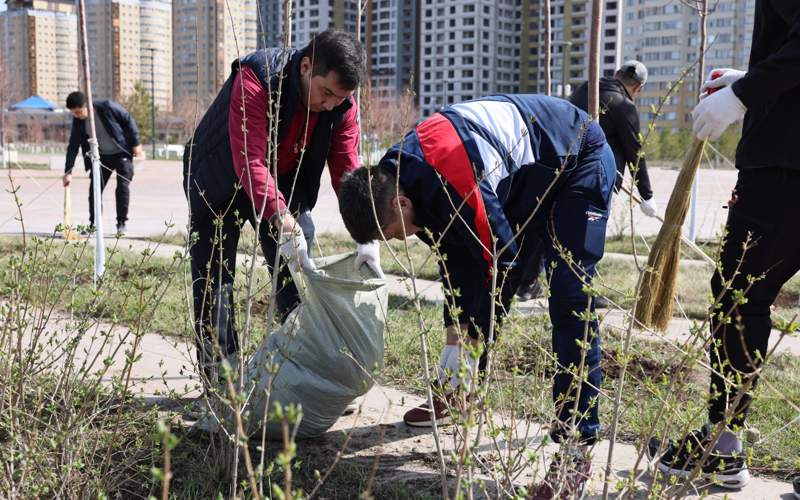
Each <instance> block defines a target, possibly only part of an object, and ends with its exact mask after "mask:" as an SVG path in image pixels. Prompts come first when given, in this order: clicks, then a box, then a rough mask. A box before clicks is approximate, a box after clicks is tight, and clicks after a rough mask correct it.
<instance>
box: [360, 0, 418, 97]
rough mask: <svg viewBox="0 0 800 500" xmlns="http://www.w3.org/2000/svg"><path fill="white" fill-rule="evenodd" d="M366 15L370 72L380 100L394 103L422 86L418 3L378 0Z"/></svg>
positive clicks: (376, 95) (375, 92)
mask: <svg viewBox="0 0 800 500" xmlns="http://www.w3.org/2000/svg"><path fill="white" fill-rule="evenodd" d="M369 9H370V10H369V12H367V19H368V21H367V36H366V39H367V43H366V46H365V50H366V52H367V72H368V74H369V75H370V79H371V82H370V84H371V91H372V93H373V95H374V96H375V97H377V98H378V99H386V100H394V99H396V98H397V96H398V95H400V94H402V93H404V92H406V91H408V90H410V91H412V92H417V89H418V82H419V74H418V73H419V65H418V64H417V61H418V51H419V37H418V35H417V33H418V20H419V18H418V14H419V13H418V11H417V2H405V1H402V0H377V1H373V2H371V3H370V6H369Z"/></svg>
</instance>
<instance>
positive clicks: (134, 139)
mask: <svg viewBox="0 0 800 500" xmlns="http://www.w3.org/2000/svg"><path fill="white" fill-rule="evenodd" d="M94 111H95V116H97V118H98V119H99V120H100V121H102V122H103V126H104V127H105V128H106V130H107V131H108V133H109V135H110V136H111V138H112V139H113V140H114V142H115V143H116V144H117V146H119V148H120V149H122V150H123V151H125V153H126V154H127V155H128V156H133V148H135V147H136V146H138V145H139V129H138V128H137V127H136V121H135V120H134V119H133V117H132V116H131V115H130V113H128V110H126V109H125V108H123V107H122V106H121V105H120V104H119V103H117V102H114V101H111V100H104V99H101V100H98V101H94ZM86 120H88V118H87V119H86ZM86 120H79V119H77V118H73V119H72V130H70V133H69V145H68V146H67V162H66V164H65V165H64V172H66V173H69V172H71V171H72V168H73V167H74V166H75V158H76V157H77V156H78V148H81V151H82V152H83V155H84V161H83V165H84V168H86V170H89V169H91V168H92V163H91V161H90V160H89V158H88V157H87V156H86V155H87V154H88V153H89V134H87V133H86ZM96 125H99V124H96Z"/></svg>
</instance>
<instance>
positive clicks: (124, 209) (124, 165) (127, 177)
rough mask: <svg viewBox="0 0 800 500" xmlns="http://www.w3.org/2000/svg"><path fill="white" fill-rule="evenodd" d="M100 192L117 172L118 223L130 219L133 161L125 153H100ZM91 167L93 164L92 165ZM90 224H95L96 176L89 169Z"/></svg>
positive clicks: (115, 192)
mask: <svg viewBox="0 0 800 500" xmlns="http://www.w3.org/2000/svg"><path fill="white" fill-rule="evenodd" d="M100 165H101V166H100V193H101V194H102V192H103V191H104V190H105V189H106V184H107V183H108V179H110V178H111V174H112V173H113V172H116V173H117V189H116V190H115V191H114V194H115V195H116V199H117V224H124V223H125V222H126V221H127V220H128V206H129V205H130V201H131V189H130V185H131V180H133V161H131V157H130V156H128V155H127V154H125V153H122V154H116V155H100ZM90 167H91V165H90ZM89 225H90V226H93V225H94V176H92V172H91V169H90V170H89Z"/></svg>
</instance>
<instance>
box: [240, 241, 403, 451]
mask: <svg viewBox="0 0 800 500" xmlns="http://www.w3.org/2000/svg"><path fill="white" fill-rule="evenodd" d="M314 261H315V263H316V266H317V269H316V270H312V271H309V270H302V271H299V272H298V274H295V275H294V280H295V283H296V285H297V288H298V291H299V292H300V296H301V300H302V303H301V305H300V306H298V307H297V308H296V309H295V310H294V311H292V313H291V314H290V315H289V317H288V318H287V319H286V321H285V322H284V324H283V325H281V326H280V328H278V329H277V330H276V331H274V332H273V333H272V334H271V335H269V336H267V337H266V338H265V339H264V341H263V342H262V344H261V345H260V346H259V348H258V350H257V352H256V353H255V354H254V355H253V357H252V358H251V359H250V360H249V362H248V363H247V366H246V367H245V373H244V380H245V384H244V385H245V394H249V395H250V396H249V399H248V403H247V413H248V414H249V415H248V417H247V433H248V434H249V435H251V436H252V435H254V434H255V433H260V431H261V424H262V422H263V419H264V412H265V410H266V411H271V410H272V406H273V403H274V402H278V403H280V404H281V405H287V404H289V403H295V404H298V405H300V406H302V411H303V418H302V420H301V423H300V427H299V430H298V434H297V437H298V438H299V439H304V438H310V437H314V436H318V435H320V434H322V433H324V432H325V431H327V430H328V429H329V428H330V427H331V426H332V425H333V424H334V423H335V422H336V420H337V419H338V418H339V417H340V416H341V415H342V412H344V410H345V408H346V407H347V405H348V404H349V403H350V402H351V401H353V399H355V398H357V397H358V396H362V395H364V394H365V393H366V392H367V391H368V390H369V389H370V388H371V387H372V384H373V381H374V378H373V377H374V376H375V375H376V374H377V373H379V372H380V371H381V370H382V369H383V331H384V328H385V326H386V308H387V301H388V296H389V293H388V290H387V287H386V281H385V280H384V279H380V278H378V277H377V276H376V275H375V273H374V272H373V271H372V270H371V269H370V268H369V267H368V266H366V265H362V266H361V267H360V268H359V269H358V270H355V269H354V263H355V254H354V253H348V254H341V255H335V256H331V257H326V258H320V259H314ZM274 369H277V370H278V371H277V373H275V374H273V372H272V370H274ZM270 382H271V388H269V401H268V402H267V401H266V396H267V389H268V386H269V384H270ZM267 433H268V436H269V437H270V438H271V439H280V438H281V428H280V425H279V424H278V423H276V422H269V421H268V422H267Z"/></svg>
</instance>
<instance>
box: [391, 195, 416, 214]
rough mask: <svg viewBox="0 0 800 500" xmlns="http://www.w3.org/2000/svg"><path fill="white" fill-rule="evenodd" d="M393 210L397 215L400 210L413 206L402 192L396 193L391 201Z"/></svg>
mask: <svg viewBox="0 0 800 500" xmlns="http://www.w3.org/2000/svg"><path fill="white" fill-rule="evenodd" d="M392 205H393V207H394V210H396V212H397V215H400V212H402V211H404V210H408V209H409V208H413V207H414V206H413V205H412V204H411V200H410V199H408V197H407V196H406V195H404V194H402V193H397V196H395V197H394V200H393V203H392Z"/></svg>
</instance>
